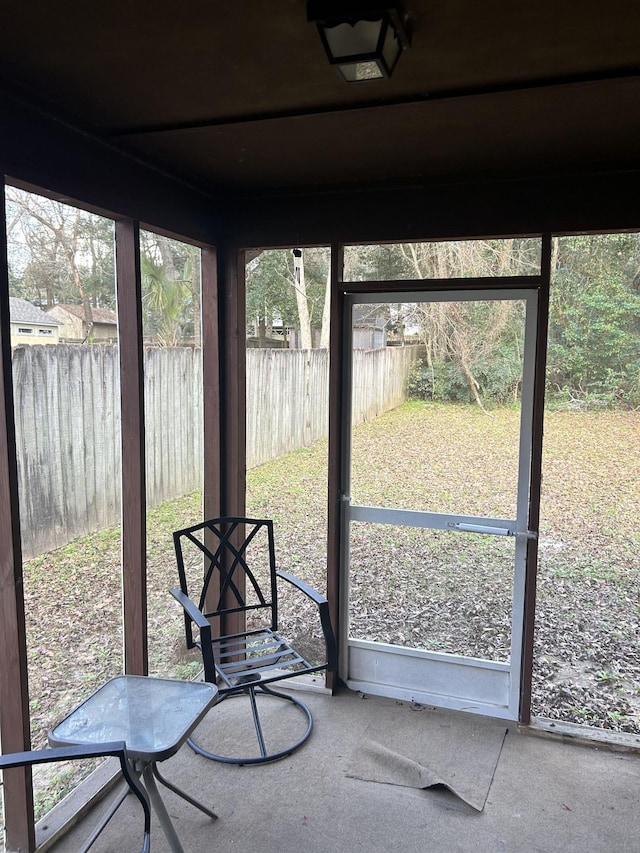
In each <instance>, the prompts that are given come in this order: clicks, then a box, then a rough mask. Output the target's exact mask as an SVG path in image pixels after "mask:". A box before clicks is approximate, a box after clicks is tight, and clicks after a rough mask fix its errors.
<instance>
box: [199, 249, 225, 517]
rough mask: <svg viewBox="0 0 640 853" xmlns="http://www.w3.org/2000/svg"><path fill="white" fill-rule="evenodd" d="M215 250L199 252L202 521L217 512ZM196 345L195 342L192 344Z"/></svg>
mask: <svg viewBox="0 0 640 853" xmlns="http://www.w3.org/2000/svg"><path fill="white" fill-rule="evenodd" d="M217 263H218V261H217V253H216V250H215V249H211V248H206V249H203V250H202V262H201V279H202V294H201V299H202V314H201V316H202V342H201V344H202V417H203V451H202V452H203V457H204V458H203V469H204V470H203V485H202V488H203V500H202V509H203V515H204V519H208V518H217V517H218V516H219V515H220V514H221V512H220V479H221V457H220V416H221V407H220V351H219V340H220V335H219V329H218V315H219V311H218V268H217ZM196 343H197V342H196Z"/></svg>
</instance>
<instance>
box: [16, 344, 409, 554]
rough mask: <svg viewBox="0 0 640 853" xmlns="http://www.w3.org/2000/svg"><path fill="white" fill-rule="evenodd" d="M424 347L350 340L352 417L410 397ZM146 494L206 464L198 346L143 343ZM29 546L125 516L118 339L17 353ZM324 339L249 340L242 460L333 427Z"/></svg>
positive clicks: (256, 461)
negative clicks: (354, 345) (309, 345)
mask: <svg viewBox="0 0 640 853" xmlns="http://www.w3.org/2000/svg"><path fill="white" fill-rule="evenodd" d="M417 352H418V348H416V347H406V348H402V347H398V348H387V349H379V350H371V351H359V350H356V351H355V352H354V364H353V375H354V407H353V408H354V422H355V423H359V422H361V421H363V420H369V419H371V418H374V417H376V416H377V415H378V414H380V413H381V412H383V411H386V410H387V409H391V408H394V407H395V406H397V405H399V404H400V403H402V402H403V401H404V400H405V399H406V385H407V377H408V373H409V370H410V367H411V364H412V363H413V361H415V359H416V358H417ZM144 364H145V421H146V429H145V432H146V456H147V501H148V504H149V506H155V505H156V504H158V503H160V502H162V501H164V500H169V499H172V498H176V497H179V496H180V495H184V494H188V493H189V492H192V491H193V490H195V489H197V488H199V487H200V485H201V476H202V452H203V448H202V395H201V388H202V365H201V355H200V350H196V349H192V348H171V349H158V348H148V349H146V350H145V363H144ZM13 380H14V398H15V418H16V443H17V456H18V480H19V487H20V516H21V525H22V547H23V554H24V557H25V558H26V559H29V558H31V557H34V556H37V555H38V554H43V553H46V552H47V551H51V550H53V549H55V548H60V547H62V546H63V545H65V544H66V543H67V542H69V541H70V540H71V539H73V538H75V537H77V536H81V535H84V534H86V533H91V532H93V531H95V530H101V529H104V528H106V527H111V526H114V525H118V524H119V523H120V392H119V368H118V349H117V346H113V345H95V344H94V345H92V346H83V347H78V346H65V345H60V346H53V345H52V346H33V347H19V348H17V349H15V350H14V353H13ZM328 383H329V360H328V354H327V352H326V350H310V351H304V350H271V349H264V350H260V349H250V350H248V351H247V467H249V468H252V467H255V466H257V465H261V464H262V463H264V462H267V461H269V460H270V459H275V458H277V457H278V456H282V455H283V454H285V453H289V452H291V451H293V450H297V449H298V448H301V447H306V446H308V445H310V444H313V442H315V441H317V440H318V439H320V438H323V437H325V436H326V435H327V428H328V405H329V393H328V387H329V385H328Z"/></svg>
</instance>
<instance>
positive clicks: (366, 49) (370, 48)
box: [324, 19, 383, 62]
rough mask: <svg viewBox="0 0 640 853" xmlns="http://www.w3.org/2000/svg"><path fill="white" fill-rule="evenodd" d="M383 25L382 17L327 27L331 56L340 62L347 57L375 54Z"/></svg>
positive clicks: (326, 32) (325, 31)
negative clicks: (375, 19)
mask: <svg viewBox="0 0 640 853" xmlns="http://www.w3.org/2000/svg"><path fill="white" fill-rule="evenodd" d="M382 25H383V21H382V19H380V20H377V21H356V22H355V23H353V24H351V23H344V24H336V25H335V26H333V27H330V26H327V27H325V30H324V34H325V38H326V40H327V45H328V47H329V50H330V51H331V56H332V57H333V59H334V60H336V61H338V62H339V61H340V60H341V59H346V58H347V57H352V56H359V55H361V54H374V53H375V52H376V50H377V49H378V42H379V40H380V31H381V30H382Z"/></svg>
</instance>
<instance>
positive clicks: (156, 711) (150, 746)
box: [49, 675, 218, 853]
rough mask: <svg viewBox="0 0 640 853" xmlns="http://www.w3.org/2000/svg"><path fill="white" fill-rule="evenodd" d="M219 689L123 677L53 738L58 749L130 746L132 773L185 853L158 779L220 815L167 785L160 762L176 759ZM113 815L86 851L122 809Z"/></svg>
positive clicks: (177, 849) (175, 848)
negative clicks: (111, 744) (113, 744)
mask: <svg viewBox="0 0 640 853" xmlns="http://www.w3.org/2000/svg"><path fill="white" fill-rule="evenodd" d="M217 696H218V688H217V687H216V686H215V685H214V684H209V683H202V682H193V681H174V680H171V679H165V678H148V677H146V676H138V675H118V676H116V677H115V678H112V679H110V680H109V681H107V682H106V683H105V684H103V685H102V687H99V688H98V690H96V692H95V693H93V694H92V695H91V696H90V697H89V698H88V699H85V701H84V702H82V703H81V704H80V705H78V707H77V708H75V710H73V711H71V713H70V714H68V715H67V716H66V717H65V718H64V720H62V722H61V723H59V724H58V725H57V726H55V727H54V728H53V729H52V730H51V731H50V732H49V743H50V744H51V745H52V746H64V745H67V744H76V745H78V744H100V743H105V742H110V741H116V740H117V741H124V742H125V743H126V747H127V756H128V760H129V763H130V765H131V770H132V772H134V773H135V774H136V775H138V777H139V776H140V774H141V775H142V778H143V780H144V786H145V789H146V791H147V794H148V795H149V799H150V801H151V804H152V806H153V808H154V810H155V812H156V814H157V815H158V819H159V821H160V824H161V826H162V829H163V831H164V834H165V835H166V837H167V841H168V842H169V846H170V848H171V851H172V853H184V851H183V848H182V846H181V844H180V841H179V840H178V837H177V835H176V832H175V829H174V827H173V824H172V823H171V819H170V817H169V815H168V813H167V810H166V808H165V806H164V803H163V802H162V798H161V797H160V794H159V792H158V789H157V787H156V783H155V779H157V780H158V781H159V782H161V783H162V784H163V785H164V786H165V787H167V788H169V789H170V790H171V791H173V792H174V793H175V794H177V795H178V796H179V797H182V799H184V800H186V801H187V802H188V803H190V804H191V805H193V806H195V807H196V808H198V809H200V811H202V812H204V813H205V814H207V815H209V817H211V818H213V819H214V820H215V819H216V818H217V815H216V814H215V812H213V811H211V810H210V809H209V808H208V807H207V806H204V805H203V804H202V803H200V802H198V801H197V800H194V799H193V798H192V797H190V796H189V795H188V794H186V793H185V792H184V791H182V790H180V789H179V788H177V787H175V786H174V785H173V784H172V783H171V782H169V781H167V780H166V779H164V778H163V777H162V776H161V775H160V773H159V772H158V769H157V767H156V762H158V761H164V760H165V759H167V758H170V757H171V756H172V755H174V754H175V753H176V752H177V751H178V750H179V749H180V747H181V746H182V744H183V743H184V742H185V741H186V739H187V738H188V737H189V735H190V734H191V732H192V731H193V730H194V729H195V727H196V726H197V725H198V723H200V721H201V720H202V718H203V717H204V716H205V714H206V713H207V711H208V710H209V709H210V708H211V707H212V705H214V704H215V701H216V699H217ZM125 795H126V791H125V792H124V794H123V795H122V796H121V797H120V798H118V799H117V800H116V801H115V802H114V804H112V807H111V808H110V809H109V811H108V812H107V815H106V818H105V819H104V820H103V821H102V822H101V824H100V826H99V827H98V828H97V830H96V831H95V832H94V833H93V834H92V836H91V838H90V840H89V842H88V843H87V844H86V845H85V847H84V848H83V850H88V849H89V847H90V846H91V845H92V844H93V842H94V841H95V840H96V838H97V837H98V835H99V834H100V833H101V832H102V830H103V829H104V827H105V826H106V824H107V823H108V821H109V820H110V819H111V817H112V816H113V815H114V814H115V812H116V810H117V808H118V807H119V806H120V804H121V803H122V801H123V799H124V796H125Z"/></svg>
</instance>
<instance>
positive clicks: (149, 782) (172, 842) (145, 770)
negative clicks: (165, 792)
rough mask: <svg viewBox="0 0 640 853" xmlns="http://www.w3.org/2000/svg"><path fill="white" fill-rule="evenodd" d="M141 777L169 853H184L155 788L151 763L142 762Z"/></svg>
mask: <svg viewBox="0 0 640 853" xmlns="http://www.w3.org/2000/svg"><path fill="white" fill-rule="evenodd" d="M142 777H143V779H144V786H145V788H146V789H147V793H148V794H149V799H150V800H151V805H152V806H153V808H154V810H155V813H156V814H157V815H158V820H159V821H160V826H161V827H162V830H163V832H164V834H165V836H166V839H167V841H168V842H169V847H170V848H171V853H184V849H183V847H182V844H180V839H179V838H178V836H177V834H176V831H175V829H174V827H173V824H172V823H171V818H170V817H169V814H168V812H167V810H166V808H165V805H164V803H163V802H162V797H161V796H160V793H159V791H158V788H157V786H156V780H155V779H154V776H153V762H144V764H143V767H142Z"/></svg>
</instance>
